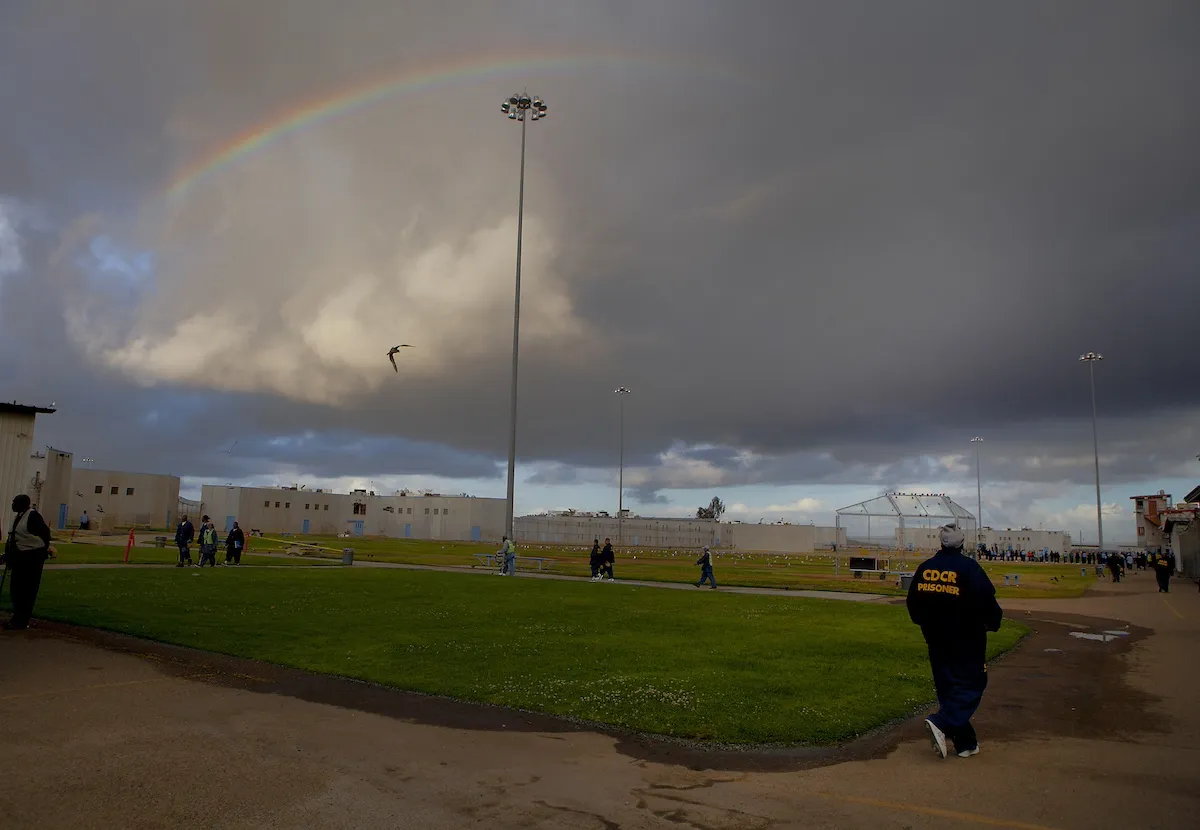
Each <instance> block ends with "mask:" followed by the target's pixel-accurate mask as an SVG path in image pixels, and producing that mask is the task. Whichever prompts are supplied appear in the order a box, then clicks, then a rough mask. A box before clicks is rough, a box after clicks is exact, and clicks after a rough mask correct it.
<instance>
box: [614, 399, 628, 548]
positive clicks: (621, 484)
mask: <svg viewBox="0 0 1200 830" xmlns="http://www.w3.org/2000/svg"><path fill="white" fill-rule="evenodd" d="M613 394H615V395H616V396H617V398H619V399H620V401H621V428H620V436H621V437H620V446H621V449H620V461H619V462H618V465H619V466H618V468H617V470H618V472H617V545H618V546H620V545H621V544H622V542H621V531H622V530H623V529H624V525H625V396H626V395H632V394H633V391H632V390H630V389H626V388H625V387H624V386H618V387H617V388H616V389H614V390H613Z"/></svg>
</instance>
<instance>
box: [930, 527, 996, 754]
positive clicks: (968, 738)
mask: <svg viewBox="0 0 1200 830" xmlns="http://www.w3.org/2000/svg"><path fill="white" fill-rule="evenodd" d="M940 540H941V544H942V549H941V550H940V551H938V552H937V553H936V554H934V556H933V557H931V558H930V559H927V560H925V561H924V562H922V563H921V565H920V566H919V567H918V568H917V572H916V574H915V575H914V577H913V581H912V583H911V584H910V585H909V589H908V615H909V617H910V618H912V621H913V622H914V623H916V624H917V625H919V626H921V633H922V634H923V635H924V636H925V643H926V645H927V646H928V647H929V665H930V668H932V669H933V684H934V687H935V688H936V689H937V698H938V711H937V712H935V713H934V714H932V715H930V716H929V717H928V718H926V719H925V729H926V731H928V732H929V738H930V742H931V743H932V744H933V748H934V749H935V750H936V751H937V753H938V755H940V756H941V757H943V758H945V757H946V755H947V754H948V751H949V750H948V748H947V744H946V741H947V739H949V740H950V741H951V742H952V743H953V744H954V751H955V752H957V753H958V757H960V758H969V757H971V756H972V755H976V754H978V752H979V741H978V739H977V738H976V737H975V729H974V727H972V726H971V717H972V716H973V715H974V714H975V710H976V709H978V708H979V704H980V702H981V701H982V700H983V690H984V689H986V688H987V665H986V663H985V662H984V661H985V660H986V658H987V632H989V631H997V630H999V628H1000V619H1001V616H1002V615H1003V612H1002V611H1001V610H1000V605H999V603H997V602H996V589H995V588H994V587H993V586H992V582H991V580H990V579H988V577H987V574H986V573H984V571H983V568H982V567H981V566H980V564H979V563H978V562H976V561H974V560H973V559H970V558H968V557H966V556H963V542H964V541H965V535H964V534H963V532H962V530H961V529H960V528H959V527H958V526H957V525H946V526H945V527H943V528H942V529H941V533H940Z"/></svg>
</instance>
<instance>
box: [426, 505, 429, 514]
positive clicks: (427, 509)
mask: <svg viewBox="0 0 1200 830" xmlns="http://www.w3.org/2000/svg"><path fill="white" fill-rule="evenodd" d="M425 515H426V516H428V515H429V508H428V507H426V508H425Z"/></svg>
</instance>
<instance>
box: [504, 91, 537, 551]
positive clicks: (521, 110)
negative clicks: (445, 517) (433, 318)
mask: <svg viewBox="0 0 1200 830" xmlns="http://www.w3.org/2000/svg"><path fill="white" fill-rule="evenodd" d="M500 111H501V112H503V113H504V115H505V117H507V118H508V119H510V120H512V121H520V122H521V190H520V195H519V196H518V197H517V287H516V299H515V300H513V351H512V407H511V410H510V412H509V431H508V502H507V503H506V504H505V507H504V531H505V534H506V535H507V536H508V538H509V539H512V538H513V491H514V485H515V484H516V476H517V346H518V345H519V344H520V340H521V233H522V230H523V228H524V224H525V127H526V124H527V123H528V122H530V121H540V120H541V119H543V118H545V117H546V102H545V101H543V100H542V99H541V98H537V97H533V98H531V97H530V96H529V93H527V92H522V93H521V94H520V95H510V96H509V97H508V100H506V101H505V102H504V103H502V104H501V105H500ZM514 541H515V540H514Z"/></svg>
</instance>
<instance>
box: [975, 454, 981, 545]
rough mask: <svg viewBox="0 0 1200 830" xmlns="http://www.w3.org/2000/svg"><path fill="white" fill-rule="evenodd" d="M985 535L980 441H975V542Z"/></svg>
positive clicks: (977, 542)
mask: <svg viewBox="0 0 1200 830" xmlns="http://www.w3.org/2000/svg"><path fill="white" fill-rule="evenodd" d="M982 536H983V473H982V472H981V471H980V468H979V442H976V443H975V544H976V548H978V545H979V541H980V538H981V537H982Z"/></svg>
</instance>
